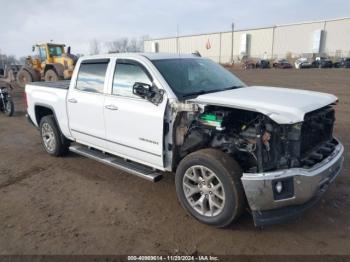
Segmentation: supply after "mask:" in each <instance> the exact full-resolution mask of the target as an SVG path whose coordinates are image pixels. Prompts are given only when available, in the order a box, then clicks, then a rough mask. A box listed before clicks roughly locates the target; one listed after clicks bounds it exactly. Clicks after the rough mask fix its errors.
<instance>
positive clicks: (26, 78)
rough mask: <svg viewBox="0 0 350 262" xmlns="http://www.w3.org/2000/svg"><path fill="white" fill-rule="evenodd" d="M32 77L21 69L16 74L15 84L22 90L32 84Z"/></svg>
mask: <svg viewBox="0 0 350 262" xmlns="http://www.w3.org/2000/svg"><path fill="white" fill-rule="evenodd" d="M33 79H34V76H33V75H32V74H31V73H29V72H28V71H27V70H24V69H21V70H20V71H19V72H18V74H17V83H18V85H19V86H20V87H21V88H24V87H25V86H26V84H29V83H31V82H33Z"/></svg>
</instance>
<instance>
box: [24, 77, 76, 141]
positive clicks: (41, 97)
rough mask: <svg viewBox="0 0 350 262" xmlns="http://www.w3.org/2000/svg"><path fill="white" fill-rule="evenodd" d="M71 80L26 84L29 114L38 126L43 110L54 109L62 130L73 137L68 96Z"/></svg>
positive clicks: (64, 133) (65, 134) (68, 136)
mask: <svg viewBox="0 0 350 262" xmlns="http://www.w3.org/2000/svg"><path fill="white" fill-rule="evenodd" d="M68 89H69V81H59V82H40V83H31V84H28V85H26V97H27V104H28V109H27V110H28V115H29V116H30V118H31V120H32V121H33V123H34V124H35V125H36V126H39V124H40V117H42V112H43V111H45V114H47V111H48V110H50V111H52V113H53V115H54V116H55V118H56V121H57V123H58V125H59V128H60V129H61V132H62V133H63V135H64V136H66V137H67V138H70V137H71V134H70V131H69V126H68V115H67V106H66V98H67V94H68Z"/></svg>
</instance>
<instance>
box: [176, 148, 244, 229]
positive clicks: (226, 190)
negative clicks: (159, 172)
mask: <svg viewBox="0 0 350 262" xmlns="http://www.w3.org/2000/svg"><path fill="white" fill-rule="evenodd" d="M241 175H242V171H241V168H240V167H239V165H238V164H237V163H236V161H235V160H234V159H232V157H230V156H229V155H227V154H225V153H224V152H222V151H220V150H216V149H203V150H199V151H197V152H194V153H192V154H190V155H188V156H186V157H185V158H184V159H183V160H182V161H181V162H180V164H179V166H178V168H177V171H176V177H175V184H176V193H177V196H178V199H179V201H180V203H181V205H182V206H183V207H184V208H185V209H186V210H187V211H188V213H189V214H190V215H192V216H193V217H195V218H196V219H198V220H199V221H200V222H202V223H205V224H208V225H213V226H216V227H226V226H228V225H230V224H231V223H232V222H233V221H234V220H236V219H238V217H239V216H240V215H241V213H242V211H243V208H244V204H245V200H244V193H243V187H242V184H241V181H240V177H241Z"/></svg>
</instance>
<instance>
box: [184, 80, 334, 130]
mask: <svg viewBox="0 0 350 262" xmlns="http://www.w3.org/2000/svg"><path fill="white" fill-rule="evenodd" d="M337 100H338V99H337V97H336V96H334V95H331V94H326V93H320V92H314V91H306V90H298V89H290V88H278V87H267V86H251V87H245V88H238V89H233V90H227V91H222V92H216V93H209V94H205V95H200V96H198V97H196V98H194V99H191V100H190V101H192V102H196V103H200V104H207V105H218V106H226V107H231V108H240V109H245V110H249V111H256V112H260V113H262V114H264V115H267V116H269V117H270V118H271V119H272V120H274V121H275V122H277V123H279V124H292V123H297V122H302V121H303V120H304V116H305V114H306V113H308V112H311V111H313V110H316V109H319V108H322V107H324V106H327V105H330V104H332V103H334V102H336V101H337Z"/></svg>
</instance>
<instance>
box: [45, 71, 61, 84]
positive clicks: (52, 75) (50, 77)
mask: <svg viewBox="0 0 350 262" xmlns="http://www.w3.org/2000/svg"><path fill="white" fill-rule="evenodd" d="M59 79H60V78H59V76H58V74H57V73H56V72H55V71H54V70H52V69H49V70H47V71H46V73H45V81H46V82H55V81H58V80H59Z"/></svg>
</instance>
